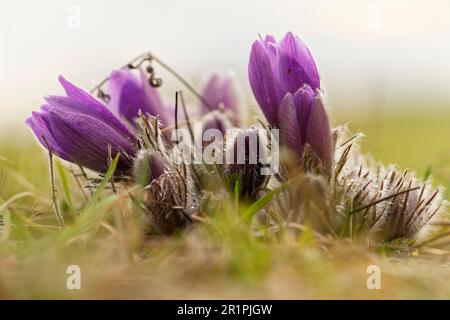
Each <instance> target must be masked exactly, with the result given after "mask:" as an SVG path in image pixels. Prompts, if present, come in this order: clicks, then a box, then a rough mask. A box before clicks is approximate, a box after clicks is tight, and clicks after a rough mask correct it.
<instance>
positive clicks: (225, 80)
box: [202, 73, 237, 114]
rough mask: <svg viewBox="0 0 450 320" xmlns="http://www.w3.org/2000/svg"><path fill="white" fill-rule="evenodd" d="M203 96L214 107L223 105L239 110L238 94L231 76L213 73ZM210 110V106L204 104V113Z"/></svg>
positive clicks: (203, 91)
mask: <svg viewBox="0 0 450 320" xmlns="http://www.w3.org/2000/svg"><path fill="white" fill-rule="evenodd" d="M202 96H203V97H204V98H205V100H206V101H207V102H208V105H209V106H210V107H212V108H213V109H219V107H220V106H223V107H224V108H226V109H230V110H232V111H236V110H237V96H236V92H235V91H234V88H233V82H232V79H231V78H230V77H227V76H221V75H219V74H217V73H215V74H213V75H212V76H211V77H210V78H209V80H208V82H207V84H206V85H205V87H204V88H203V90H202ZM209 111H210V110H209V109H208V107H207V106H205V105H204V104H202V113H204V114H205V113H207V112H209Z"/></svg>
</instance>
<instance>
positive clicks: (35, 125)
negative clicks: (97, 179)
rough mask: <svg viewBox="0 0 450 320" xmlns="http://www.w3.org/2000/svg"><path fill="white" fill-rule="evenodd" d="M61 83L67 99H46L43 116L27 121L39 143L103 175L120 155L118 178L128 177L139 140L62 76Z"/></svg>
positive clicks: (53, 97) (92, 98) (35, 113)
mask: <svg viewBox="0 0 450 320" xmlns="http://www.w3.org/2000/svg"><path fill="white" fill-rule="evenodd" d="M59 81H60V83H61V84H62V86H63V87H64V89H65V91H66V95H67V96H66V97H62V96H50V97H46V101H47V104H45V105H44V106H42V107H41V112H33V114H32V116H31V117H29V118H28V119H27V120H26V123H27V124H28V126H29V127H30V128H31V129H32V131H33V132H34V134H35V135H36V137H37V139H38V140H39V141H40V142H41V144H42V145H43V146H44V147H45V148H50V149H51V152H52V153H54V154H56V155H57V156H59V157H61V158H62V159H64V160H67V161H70V162H73V163H76V164H79V165H81V166H84V167H86V168H88V169H91V170H94V171H97V172H100V173H103V172H106V170H107V169H108V160H109V158H110V156H111V157H115V156H116V154H117V153H120V154H121V157H120V158H119V163H118V167H117V169H116V175H124V174H129V173H130V169H131V158H132V157H133V156H134V155H135V153H136V152H137V147H136V145H137V141H136V137H135V136H134V135H133V134H132V133H131V132H130V130H129V129H128V128H127V127H126V126H125V125H124V124H123V123H121V122H120V120H118V119H117V118H116V117H115V116H114V115H113V114H112V113H111V112H110V111H109V110H108V108H107V107H106V106H105V105H103V103H102V102H100V101H99V100H97V99H96V98H94V97H93V96H92V95H91V94H89V93H88V92H86V91H84V90H82V89H80V88H78V87H76V86H74V85H73V84H71V83H70V82H68V81H67V80H65V79H64V78H63V77H62V76H60V77H59Z"/></svg>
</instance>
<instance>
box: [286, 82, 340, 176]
mask: <svg viewBox="0 0 450 320" xmlns="http://www.w3.org/2000/svg"><path fill="white" fill-rule="evenodd" d="M278 112H279V117H280V119H282V121H280V125H279V128H280V143H281V144H282V145H285V146H287V147H288V148H289V149H291V150H292V151H293V152H294V153H295V154H296V155H297V156H298V157H299V158H300V159H301V158H302V157H303V153H304V151H305V146H306V145H309V147H310V151H311V152H312V156H313V160H314V163H315V164H318V163H319V162H320V164H321V165H322V166H323V167H324V168H325V169H326V170H327V171H330V170H331V165H332V143H331V129H330V123H329V120H328V116H327V113H326V111H325V108H324V106H323V102H322V100H321V97H320V93H319V92H318V91H316V92H314V91H313V89H311V87H310V86H309V85H304V86H303V87H302V88H300V89H298V90H297V91H296V92H295V93H294V94H291V93H287V94H286V95H285V97H284V98H283V100H282V101H281V103H280V107H279V110H278Z"/></svg>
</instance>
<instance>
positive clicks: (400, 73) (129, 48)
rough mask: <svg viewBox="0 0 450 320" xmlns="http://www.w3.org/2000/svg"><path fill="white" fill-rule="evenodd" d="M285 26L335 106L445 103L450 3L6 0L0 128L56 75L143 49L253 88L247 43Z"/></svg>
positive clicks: (88, 75)
mask: <svg viewBox="0 0 450 320" xmlns="http://www.w3.org/2000/svg"><path fill="white" fill-rule="evenodd" d="M78 11H79V16H78V14H77V13H78ZM77 22H79V25H78V24H77ZM286 31H292V32H294V33H296V34H297V35H299V36H301V37H302V38H303V40H304V41H305V42H306V43H307V44H308V46H309V47H310V49H311V51H312V52H313V55H314V57H315V59H316V62H317V64H318V67H319V72H320V74H321V76H322V83H323V86H324V88H325V92H326V94H327V96H328V100H329V101H330V104H331V106H332V108H333V109H334V110H335V111H337V112H344V111H345V112H348V111H350V112H359V111H363V110H370V108H373V107H374V105H378V106H379V107H382V108H384V109H392V110H397V109H398V110H400V109H401V110H402V112H412V111H410V110H412V109H413V108H414V109H423V110H432V109H439V110H449V111H450V1H448V0H416V1H414V0H395V1H392V0H391V1H387V0H386V1H381V0H379V1H376V0H373V1H366V0H346V1H327V0H319V1H318V0H315V1H300V0H291V1H288V0H277V1H275V0H271V1H269V0H258V1H256V0H255V1H243V0H240V1H238V0H192V1H182V0H166V1H154V0H151V1H143V0H128V1H118V0H108V1H107V0H78V1H74V0H39V1H37V0H1V1H0V126H1V127H2V128H7V127H10V126H11V125H22V123H23V120H24V118H25V117H26V115H27V114H29V113H30V112H31V111H32V110H37V109H38V108H39V106H40V105H41V103H42V101H43V100H42V96H44V95H48V94H54V93H61V92H62V90H61V88H60V87H59V85H58V83H57V75H58V74H63V75H65V76H66V77H67V78H68V79H69V80H71V81H73V82H74V83H76V84H78V85H80V86H83V87H86V88H90V87H92V86H93V84H94V83H95V81H99V80H101V79H102V78H103V77H104V76H106V75H108V73H109V72H110V70H111V69H114V68H117V67H119V66H121V65H123V64H125V63H126V62H127V61H128V60H130V59H131V58H133V57H134V56H136V55H138V54H140V53H142V52H145V51H148V50H151V51H152V52H153V53H154V54H156V55H157V56H158V57H160V58H161V59H163V60H164V61H165V62H167V63H168V64H170V65H171V66H172V67H174V68H175V69H176V70H177V71H179V72H180V73H182V74H184V75H186V76H187V77H188V78H190V79H201V78H202V77H203V76H204V74H205V73H207V72H208V71H210V70H211V69H223V70H233V71H234V72H235V74H236V76H237V78H238V79H239V80H240V82H241V84H242V87H243V92H244V93H246V92H247V93H248V92H249V88H248V81H247V63H248V57H249V51H250V47H251V43H252V41H253V40H254V39H255V38H256V37H257V35H258V33H260V34H266V33H272V34H274V35H275V36H276V37H277V38H281V37H282V36H283V35H284V33H285V32H286ZM194 82H195V81H194ZM197 84H198V81H197ZM179 88H180V86H179V85H177V84H176V83H175V82H173V81H170V80H169V79H167V81H166V85H165V86H164V88H163V89H164V90H165V91H166V92H167V94H168V98H170V99H172V92H173V90H175V89H179ZM247 97H248V96H247ZM403 110H405V111H403Z"/></svg>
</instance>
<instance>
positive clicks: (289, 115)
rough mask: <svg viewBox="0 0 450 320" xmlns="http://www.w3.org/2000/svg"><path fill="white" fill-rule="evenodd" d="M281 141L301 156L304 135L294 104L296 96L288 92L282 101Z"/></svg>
mask: <svg viewBox="0 0 450 320" xmlns="http://www.w3.org/2000/svg"><path fill="white" fill-rule="evenodd" d="M279 112H280V114H279V117H280V119H282V121H280V143H281V144H283V145H286V146H287V147H288V148H290V149H291V150H292V151H294V152H296V153H298V155H299V156H301V154H302V152H303V143H302V139H303V137H302V135H301V131H300V126H299V122H298V118H297V110H296V108H295V105H294V97H293V96H292V94H290V93H288V94H286V96H285V97H284V98H283V100H281V103H280V110H279Z"/></svg>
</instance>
